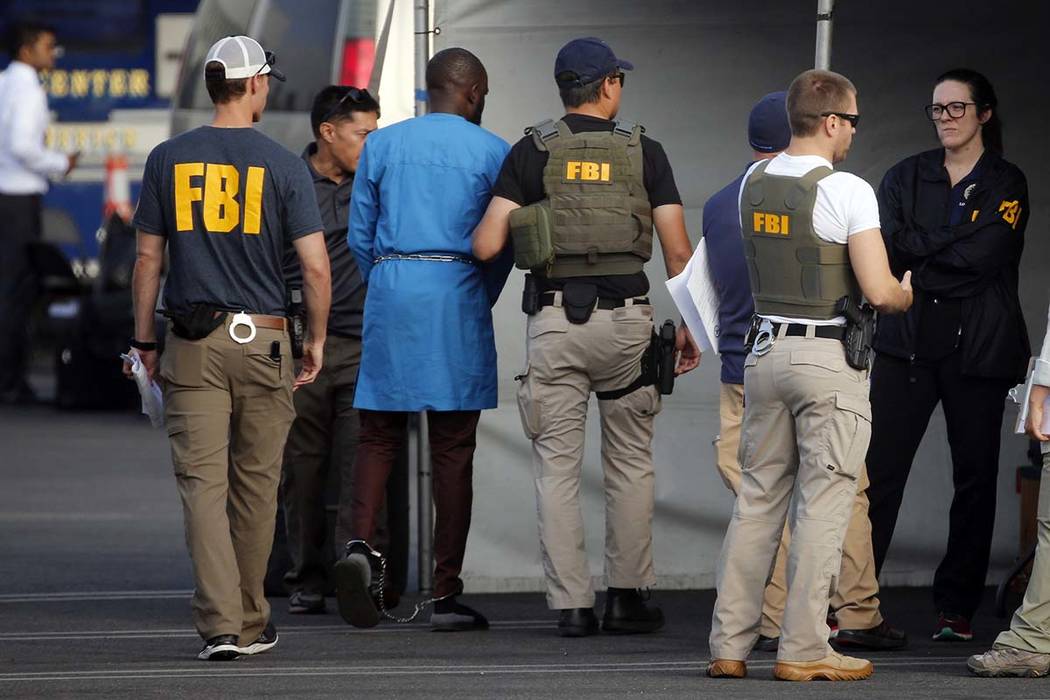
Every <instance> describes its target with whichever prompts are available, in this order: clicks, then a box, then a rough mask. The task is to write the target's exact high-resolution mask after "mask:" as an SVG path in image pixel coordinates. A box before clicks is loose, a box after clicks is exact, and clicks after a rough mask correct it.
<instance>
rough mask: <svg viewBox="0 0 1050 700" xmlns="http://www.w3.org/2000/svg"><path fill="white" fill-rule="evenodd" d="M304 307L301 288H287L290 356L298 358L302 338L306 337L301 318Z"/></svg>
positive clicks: (301, 347)
mask: <svg viewBox="0 0 1050 700" xmlns="http://www.w3.org/2000/svg"><path fill="white" fill-rule="evenodd" d="M304 311H305V307H304V306H303V290H302V288H301V287H291V288H289V289H288V330H289V333H288V335H289V339H290V340H291V344H292V357H294V358H295V359H297V360H298V359H300V358H302V356H303V339H304V338H305V337H306V322H305V321H304V319H303V314H304Z"/></svg>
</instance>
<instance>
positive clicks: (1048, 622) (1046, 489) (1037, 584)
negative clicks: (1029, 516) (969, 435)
mask: <svg viewBox="0 0 1050 700" xmlns="http://www.w3.org/2000/svg"><path fill="white" fill-rule="evenodd" d="M1036 522H1037V528H1038V529H1037V542H1038V545H1037V546H1036V550H1035V563H1034V564H1032V577H1031V578H1030V579H1028V588H1027V589H1026V590H1025V592H1024V601H1023V602H1022V603H1021V607H1019V608H1018V609H1017V611H1016V612H1014V617H1013V619H1012V620H1010V629H1008V630H1006V631H1005V632H1002V633H1000V634H999V636H998V637H997V638H996V640H995V646H997V647H1013V648H1015V649H1024V650H1025V651H1034V652H1036V653H1039V654H1050V453H1047V454H1044V455H1043V478H1042V480H1041V481H1040V483H1039V507H1038V510H1037V511H1036Z"/></svg>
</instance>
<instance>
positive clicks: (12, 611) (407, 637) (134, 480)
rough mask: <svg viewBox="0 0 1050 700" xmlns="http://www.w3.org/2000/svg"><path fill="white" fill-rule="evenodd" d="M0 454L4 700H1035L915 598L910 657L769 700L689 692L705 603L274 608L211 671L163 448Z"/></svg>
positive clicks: (992, 624)
mask: <svg viewBox="0 0 1050 700" xmlns="http://www.w3.org/2000/svg"><path fill="white" fill-rule="evenodd" d="M0 444H3V445H4V456H3V458H2V463H3V467H2V470H0V473H2V474H3V476H4V485H3V488H2V489H0V697H47V698H60V697H63V698H64V697H77V698H82V697H107V698H111V697H233V696H245V697H246V696H252V697H288V696H298V697H324V696H336V695H340V696H354V697H369V696H376V697H393V698H400V697H428V698H429V697H442V696H445V697H457V698H473V697H499V698H532V697H544V698H559V697H571V698H573V699H574V700H575V699H576V698H583V697H629V696H641V695H650V696H656V695H658V696H660V697H690V698H695V697H727V698H769V697H778V698H779V697H807V698H809V697H816V698H820V697H844V696H846V695H847V693H848V694H849V695H850V696H851V697H870V698H934V697H936V698H991V697H996V698H1038V697H1050V681H1048V680H1038V679H1035V680H1028V679H1017V680H1013V679H1010V680H985V679H979V678H974V677H972V676H970V675H969V673H968V672H967V670H966V668H965V665H964V662H965V658H966V656H968V655H969V654H972V653H974V652H976V651H980V650H983V649H985V648H987V647H988V645H989V644H990V643H991V641H992V640H993V639H994V637H995V634H996V633H997V632H998V630H999V629H1000V628H1001V627H1002V626H1003V625H1004V624H1006V623H1005V621H1002V620H999V619H997V618H994V617H993V616H992V615H991V613H990V612H988V611H987V610H985V611H982V613H981V615H980V616H979V617H978V619H976V620H975V626H976V633H977V634H976V637H975V640H974V641H973V642H969V643H964V644H944V643H935V642H933V641H930V640H929V633H930V632H931V631H932V630H931V629H930V627H931V626H932V622H933V614H934V611H933V610H932V604H931V603H930V596H929V591H927V590H923V589H890V590H888V591H885V592H884V596H883V601H884V605H883V609H884V612H885V613H886V615H887V617H888V618H889V619H890V620H891V621H892V622H893V623H894V624H896V625H898V626H900V627H901V628H903V629H904V630H905V631H907V632H908V633H909V636H910V638H911V644H910V645H909V648H908V649H906V650H904V651H901V652H893V653H887V652H884V653H875V654H871V655H869V658H871V659H872V660H873V661H874V663H875V669H876V670H875V676H874V677H873V678H872V679H871V680H869V681H864V682H861V683H857V684H828V683H823V684H819V683H812V684H789V683H781V682H774V681H773V680H772V665H773V655H772V654H756V655H755V657H754V659H753V660H752V662H751V663H750V664H749V677H748V678H747V679H744V680H741V681H715V680H711V679H708V678H705V677H704V676H703V669H704V667H705V663H706V660H707V654H708V652H707V635H708V631H709V629H710V612H711V604H712V601H713V598H714V595H713V592H711V591H658V592H656V593H655V595H654V599H655V600H656V601H657V602H659V603H660V604H661V605H662V606H663V608H664V612H665V614H666V616H667V618H668V624H667V626H666V628H665V629H664V630H663V631H662V632H660V633H658V634H654V635H649V636H637V637H610V636H604V635H599V636H596V637H590V638H584V639H563V638H561V637H559V636H557V635H556V634H555V632H554V617H553V615H552V614H551V613H550V612H548V611H547V610H546V607H545V605H544V601H543V597H542V596H541V595H539V594H531V593H530V594H504V595H476V596H471V597H469V598H467V599H466V600H467V602H470V603H471V604H472V605H476V607H478V608H479V609H480V610H482V611H483V612H484V613H485V614H486V615H488V617H489V619H490V620H491V621H492V623H493V624H492V629H490V630H489V631H487V632H476V633H459V634H437V633H433V632H431V631H430V630H429V628H428V627H427V625H426V624H425V621H424V622H417V623H413V624H409V625H395V624H387V623H384V624H382V625H380V626H379V627H377V628H375V629H373V630H355V629H352V628H350V627H347V626H346V625H344V624H343V623H342V621H341V620H340V618H339V617H338V615H337V614H335V612H334V605H332V604H330V606H329V608H330V610H332V611H333V612H330V613H329V614H327V615H318V616H309V617H305V616H289V615H288V614H287V613H286V611H285V606H286V604H285V601H283V600H281V599H274V600H273V605H274V621H275V623H276V624H277V626H278V630H279V632H280V635H281V641H280V643H279V644H278V646H277V647H276V648H275V649H274V650H273V651H272V652H271V653H269V654H265V655H260V656H257V657H251V658H242V659H240V660H238V661H235V662H232V663H227V664H207V663H203V662H199V661H196V660H195V654H196V652H197V650H198V648H199V646H200V640H199V639H198V638H197V636H196V634H195V633H194V631H193V629H192V628H191V627H190V622H189V609H188V597H189V589H190V587H191V576H190V569H189V562H188V559H187V557H186V553H185V546H184V544H183V541H182V530H181V512H180V508H179V504H178V499H177V496H176V494H175V489H174V486H173V484H172V483H171V475H170V464H169V461H168V452H167V444H166V441H165V439H164V436H163V433H162V432H161V431H153V430H151V429H150V428H149V427H148V426H147V425H145V424H144V423H143V422H142V421H140V420H138V419H137V418H136V417H134V416H129V415H119V414H107V413H82V414H73V413H62V412H56V411H54V410H53V409H51V408H49V407H45V406H40V407H33V408H30V409H24V408H23V409H12V408H0ZM990 598H991V596H990V595H989V596H988V599H989V602H990ZM409 602H411V601H409ZM406 608H407V606H406V605H405V604H404V603H403V604H402V608H401V609H400V610H399V612H402V611H403V610H405V609H406Z"/></svg>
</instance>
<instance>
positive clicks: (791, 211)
mask: <svg viewBox="0 0 1050 700" xmlns="http://www.w3.org/2000/svg"><path fill="white" fill-rule="evenodd" d="M768 165H769V161H766V162H764V163H762V164H761V165H759V166H758V167H757V168H755V170H754V171H753V172H752V173H751V175H750V176H749V177H748V178H747V184H745V186H744V192H743V196H742V197H741V198H740V220H741V231H742V233H743V236H744V254H745V256H746V257H747V269H748V274H749V276H750V278H751V294H752V295H753V296H754V298H755V312H756V313H758V314H760V315H764V316H765V315H770V316H787V317H795V318H812V319H830V318H834V317H835V316H837V315H838V314H837V313H835V305H836V303H837V302H838V300H839V299H841V298H842V297H844V296H847V295H848V296H852V297H853V298H854V300H855V301H857V302H858V303H859V302H860V299H861V293H860V287H859V285H858V284H857V279H856V277H854V275H853V268H852V267H851V266H850V261H849V250H848V248H847V247H846V246H845V245H843V244H840V243H828V242H827V241H825V240H823V239H822V238H820V237H819V236H817V234H816V232H815V231H814V230H813V205H814V203H815V202H816V200H817V183H818V182H820V181H821V180H822V179H824V178H825V177H827V176H828V175H830V174H831V173H832V170H831V168H828V167H823V166H822V167H818V168H814V169H813V170H810V171H809V172H808V173H806V174H805V175H804V176H802V177H787V176H782V175H767V174H766V166H768Z"/></svg>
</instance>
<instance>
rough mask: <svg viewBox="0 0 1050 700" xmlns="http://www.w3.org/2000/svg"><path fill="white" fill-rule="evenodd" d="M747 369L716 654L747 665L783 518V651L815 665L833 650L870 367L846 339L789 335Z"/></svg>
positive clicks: (867, 424)
mask: <svg viewBox="0 0 1050 700" xmlns="http://www.w3.org/2000/svg"><path fill="white" fill-rule="evenodd" d="M744 367H745V370H744V386H745V393H746V395H747V405H746V406H745V409H744V423H743V430H742V433H741V445H740V457H741V460H740V461H741V484H740V493H739V495H738V496H737V500H736V504H735V506H734V508H733V518H732V521H731V522H730V525H729V530H728V531H727V532H726V537H725V541H724V542H723V545H722V553H721V556H720V558H719V562H718V573H717V585H718V598H717V600H716V601H715V609H714V615H713V621H712V630H711V640H710V641H711V654H712V656H714V657H715V658H723V659H737V660H744V659H746V658H747V656H748V654H749V653H750V651H751V648H752V647H753V646H754V644H755V642H756V641H757V639H758V634H759V626H760V624H761V621H762V601H763V595H764V591H765V588H766V585H767V584H768V583H769V580H770V578H771V576H772V572H773V564H774V559H775V557H776V552H777V547H778V546H779V544H780V540H781V537H782V534H783V531H784V524H785V520H787V521H788V526H789V527H790V529H791V535H792V540H791V542H790V543H789V544H788V547H787V564H786V577H785V581H786V583H787V600H786V603H785V606H784V618H783V621H782V623H781V634H780V646H779V651H778V652H777V657H778V658H779V659H781V660H783V661H814V660H817V659H820V658H823V657H824V656H826V655H828V654H829V653H830V651H831V648H830V646H829V645H828V635H829V632H830V630H829V629H828V626H827V623H826V621H825V620H826V618H827V611H828V597H829V591H833V590H836V588H837V585H836V583H837V582H836V579H837V577H838V572H839V570H840V568H841V558H842V540H843V536H844V534H845V531H846V526H847V523H848V522H849V520H850V516H851V514H852V512H853V505H854V503H855V499H856V494H857V486H858V482H859V481H860V479H861V477H862V473H863V467H864V454H865V451H866V450H867V447H868V441H869V439H870V437H871V406H870V404H869V403H868V381H867V379H868V373H867V371H863V370H855V369H853V368H851V367H849V366H848V365H847V364H846V360H845V355H844V352H843V348H842V344H841V343H840V342H839V341H837V340H829V339H823V338H797V337H781V338H779V339H778V340H777V341H776V344H775V345H774V346H773V348H772V350H770V351H769V353H768V354H766V355H763V356H761V357H759V356H756V355H754V354H751V355H749V356H748V358H747V360H746V361H745V364H744ZM789 505H790V509H789ZM789 510H790V512H789Z"/></svg>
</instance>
